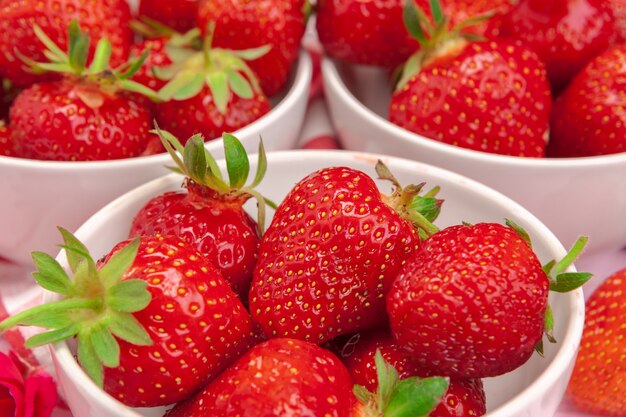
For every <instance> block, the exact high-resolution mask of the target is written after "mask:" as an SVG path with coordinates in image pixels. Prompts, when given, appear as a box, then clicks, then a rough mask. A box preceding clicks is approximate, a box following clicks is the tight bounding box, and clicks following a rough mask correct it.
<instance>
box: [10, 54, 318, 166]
mask: <svg viewBox="0 0 626 417" xmlns="http://www.w3.org/2000/svg"><path fill="white" fill-rule="evenodd" d="M312 75H313V62H312V59H311V56H310V54H309V53H308V52H307V51H305V50H304V49H303V50H301V51H300V53H299V56H298V60H297V64H296V66H295V71H294V74H293V81H292V85H291V88H290V89H289V90H288V91H287V92H286V93H285V96H284V97H282V98H281V100H280V101H279V102H278V103H277V104H276V105H275V106H274V107H272V109H271V110H270V111H269V112H268V113H267V114H264V115H263V116H261V117H260V118H259V119H257V120H255V121H254V122H252V123H250V124H248V125H246V126H244V127H242V128H241V129H239V130H237V131H235V132H233V133H234V134H235V135H236V136H245V135H248V134H250V133H252V132H256V131H263V130H265V128H266V127H267V126H270V125H272V124H274V123H276V121H277V120H279V119H281V118H282V117H283V116H284V115H285V113H287V112H288V111H289V110H290V109H291V108H293V107H294V106H295V104H296V102H298V101H299V100H300V99H301V98H302V97H306V96H307V94H308V87H309V84H310V80H311V77H312ZM215 139H219V138H215ZM219 142H220V141H218V140H210V141H207V142H206V144H207V146H208V147H209V148H210V147H213V146H218V145H217V143H219ZM214 143H215V145H213V144H214ZM169 161H170V156H169V154H168V153H167V152H163V153H160V154H156V155H148V156H137V157H133V158H123V159H111V160H102V161H48V160H37V159H27V158H18V157H12V156H4V155H0V166H7V167H10V168H14V169H28V170H31V171H35V170H43V171H66V170H69V171H72V172H74V171H91V170H117V169H120V168H131V167H132V168H134V167H137V168H140V167H143V166H150V165H154V164H159V165H166V164H167V163H168V162H169Z"/></svg>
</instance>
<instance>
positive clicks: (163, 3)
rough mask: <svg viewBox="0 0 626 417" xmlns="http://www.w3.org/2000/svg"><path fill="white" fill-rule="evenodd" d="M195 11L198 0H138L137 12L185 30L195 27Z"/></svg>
mask: <svg viewBox="0 0 626 417" xmlns="http://www.w3.org/2000/svg"><path fill="white" fill-rule="evenodd" d="M197 11H198V0H182V1H176V2H173V1H171V0H140V1H139V13H138V14H139V16H140V17H147V18H150V19H152V20H156V21H158V22H161V23H163V24H165V25H167V26H169V27H171V28H172V29H174V30H177V31H180V32H186V31H188V30H191V29H193V28H194V27H195V25H196V13H197Z"/></svg>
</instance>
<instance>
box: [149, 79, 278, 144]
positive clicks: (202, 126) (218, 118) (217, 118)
mask: <svg viewBox="0 0 626 417" xmlns="http://www.w3.org/2000/svg"><path fill="white" fill-rule="evenodd" d="M270 109H271V105H270V103H269V101H268V99H267V97H266V96H265V94H263V93H262V92H254V95H253V96H252V97H251V98H242V97H239V96H237V95H236V94H234V93H232V92H229V93H228V105H227V108H226V110H225V112H222V111H220V110H219V108H218V106H217V104H216V103H215V99H214V97H213V95H212V94H211V90H210V89H209V88H208V87H206V86H205V87H203V89H202V90H201V91H200V92H199V93H198V94H197V95H195V96H193V97H191V98H188V99H186V100H180V101H179V100H170V101H166V102H162V103H158V104H157V106H156V108H155V117H156V120H157V122H158V123H159V125H160V126H164V127H165V128H166V129H167V130H169V131H170V132H172V133H173V134H174V135H175V136H177V137H179V138H189V137H191V136H192V135H195V134H197V133H199V134H201V135H202V136H204V137H205V139H206V140H212V139H217V138H220V137H221V136H222V133H224V132H234V131H236V130H239V129H241V128H242V127H244V126H247V125H248V124H250V123H252V122H254V121H255V120H257V119H259V118H260V117H261V116H263V115H265V114H267V113H268V112H269V111H270Z"/></svg>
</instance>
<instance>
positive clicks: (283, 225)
mask: <svg viewBox="0 0 626 417" xmlns="http://www.w3.org/2000/svg"><path fill="white" fill-rule="evenodd" d="M377 171H378V173H379V176H381V177H382V178H387V179H392V177H391V175H390V174H389V173H388V171H386V170H385V169H384V165H382V163H379V164H378V165H377ZM392 181H393V182H394V185H395V187H396V188H395V190H394V192H393V194H391V195H390V196H385V195H382V194H381V192H380V191H379V190H378V188H377V186H376V183H375V182H374V181H373V180H372V178H370V177H369V176H368V175H367V174H365V173H364V172H361V171H357V170H354V169H351V168H347V167H332V168H327V169H322V170H320V171H317V172H314V173H312V174H310V175H308V176H307V177H306V178H304V179H302V180H301V181H299V182H298V183H297V184H296V186H295V187H294V188H293V189H292V190H291V191H290V192H289V194H288V195H287V196H286V197H285V199H284V200H283V201H282V203H281V204H280V206H279V207H278V208H277V210H276V212H275V214H274V218H273V220H272V224H271V225H270V227H269V228H268V230H267V231H266V232H265V234H264V235H263V238H262V241H261V247H260V248H259V259H258V261H257V266H256V269H255V271H254V276H253V281H252V287H251V290H250V311H251V314H252V316H253V319H254V320H255V321H256V322H258V323H259V325H260V326H261V328H262V329H263V331H264V332H265V334H266V335H267V336H269V337H281V336H287V337H294V338H298V339H304V340H309V341H312V342H314V343H322V342H324V341H327V340H329V339H331V338H333V337H335V336H338V335H341V334H345V333H352V332H354V331H357V330H360V329H364V328H367V327H372V326H374V325H376V324H379V323H381V322H382V321H383V320H384V319H385V302H384V296H385V294H386V292H387V290H388V289H389V286H390V285H391V281H392V280H393V278H394V277H395V276H396V275H397V273H398V271H399V270H400V268H401V267H402V265H403V263H404V261H405V260H406V258H407V257H408V256H410V255H411V253H412V252H413V251H415V250H416V248H417V247H418V246H419V236H418V232H417V231H416V229H415V228H414V226H413V224H412V220H413V219H416V218H417V217H419V216H418V215H416V214H415V213H414V212H412V210H413V209H412V207H411V206H412V204H411V201H412V199H413V198H417V199H419V198H420V197H417V196H416V195H417V193H418V192H419V188H420V187H416V186H409V187H406V188H405V189H402V188H401V187H400V185H399V184H398V182H397V180H395V178H393V179H392ZM422 185H423V184H422ZM425 201H428V202H429V203H432V205H433V206H437V202H436V200H435V199H434V198H428V199H426V200H425ZM396 210H398V211H396ZM399 212H401V213H402V214H400V213H399ZM405 217H406V218H405ZM416 221H417V220H416ZM431 226H432V225H431Z"/></svg>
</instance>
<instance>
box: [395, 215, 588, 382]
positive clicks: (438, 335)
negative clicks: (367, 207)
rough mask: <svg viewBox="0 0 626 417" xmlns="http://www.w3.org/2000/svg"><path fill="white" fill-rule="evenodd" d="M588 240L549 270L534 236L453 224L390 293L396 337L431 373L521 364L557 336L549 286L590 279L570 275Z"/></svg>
mask: <svg viewBox="0 0 626 417" xmlns="http://www.w3.org/2000/svg"><path fill="white" fill-rule="evenodd" d="M585 242H586V239H584V238H581V240H580V241H579V242H577V243H576V245H575V246H574V248H572V251H571V252H570V254H568V256H567V257H566V258H564V260H563V261H562V262H559V264H558V265H556V267H555V265H554V262H550V263H548V264H547V266H546V267H545V268H546V271H548V273H550V275H548V273H547V272H544V269H543V267H542V265H541V264H540V262H539V260H538V259H537V256H536V255H535V253H534V252H533V251H532V249H531V247H530V240H529V238H528V235H527V234H526V233H525V232H524V231H523V230H522V229H520V228H519V226H517V225H515V224H514V223H512V222H511V221H507V225H506V226H505V225H502V224H498V223H478V224H475V225H466V224H464V225H455V226H450V227H447V228H445V229H443V230H441V231H440V232H438V233H435V234H433V235H432V236H430V237H429V238H428V239H426V240H425V241H424V242H423V243H422V246H421V248H420V249H419V250H418V251H417V252H416V253H415V254H414V256H412V257H410V258H409V260H408V261H407V262H406V264H405V266H404V267H403V269H402V271H401V272H400V274H399V275H398V277H397V278H396V280H395V281H394V283H393V286H392V288H391V290H390V291H389V294H388V295H387V311H388V313H389V321H390V324H391V330H392V334H393V337H394V339H395V340H396V342H397V343H398V345H399V346H402V348H403V349H404V350H405V351H406V352H408V353H409V354H411V356H412V357H413V359H414V360H415V361H416V362H417V363H418V364H419V365H420V366H421V367H423V368H424V369H425V370H426V371H428V372H432V373H434V374H440V375H449V376H454V377H460V378H485V377H491V376H497V375H501V374H504V373H506V372H509V371H511V370H513V369H516V368H517V367H519V366H521V365H522V364H523V363H524V362H526V361H527V360H528V358H529V357H530V356H531V354H532V353H533V350H535V349H537V350H538V351H540V352H541V351H542V349H543V344H542V335H543V334H544V332H545V333H546V335H547V336H548V340H550V341H554V338H553V336H552V328H551V327H552V324H553V319H552V312H551V309H550V308H549V306H548V291H549V289H553V290H555V291H566V290H569V289H571V288H573V287H575V286H576V285H582V283H584V282H585V281H586V280H587V279H589V277H590V275H589V274H587V273H564V272H563V270H564V268H566V267H567V266H568V265H569V263H571V261H572V260H573V258H575V257H576V256H577V255H578V254H579V253H580V251H581V250H582V247H583V246H584V243H585Z"/></svg>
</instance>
